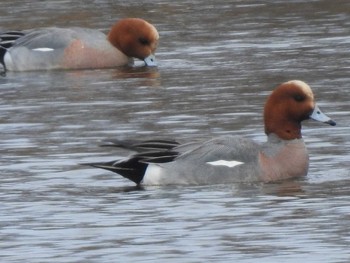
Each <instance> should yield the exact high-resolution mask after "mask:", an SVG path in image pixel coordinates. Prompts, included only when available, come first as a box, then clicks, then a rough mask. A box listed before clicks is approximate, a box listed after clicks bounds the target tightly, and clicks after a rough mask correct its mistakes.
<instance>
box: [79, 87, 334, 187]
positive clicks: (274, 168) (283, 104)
mask: <svg viewBox="0 0 350 263" xmlns="http://www.w3.org/2000/svg"><path fill="white" fill-rule="evenodd" d="M263 117H264V118H263V119H264V125H265V126H264V127H265V134H266V137H267V140H266V142H264V143H258V142H256V141H254V140H252V139H250V138H246V137H244V136H237V135H231V134H228V135H222V136H218V137H214V138H211V139H209V140H204V141H193V142H187V143H179V142H178V141H176V140H146V141H138V140H136V141H135V140H134V141H133V140H126V141H121V140H108V141H107V142H105V143H104V144H103V145H104V146H114V147H121V148H126V149H129V150H131V151H134V153H133V154H131V155H130V156H127V157H125V158H121V159H118V160H114V161H107V162H97V163H86V164H87V165H90V166H92V167H96V168H102V169H106V170H109V171H112V172H115V173H117V174H119V175H121V176H123V177H125V178H127V179H129V180H131V181H133V182H134V183H136V184H137V185H138V186H142V185H154V186H162V185H211V184H231V183H245V182H247V183H250V182H263V183H270V182H277V181H282V180H287V179H290V178H297V177H302V176H306V175H307V173H308V167H309V156H308V152H307V148H306V146H305V143H304V140H303V138H302V134H301V122H302V121H305V120H308V119H312V120H315V121H319V122H323V123H326V124H329V125H331V126H335V125H336V123H335V122H334V121H333V120H332V119H331V118H330V117H328V116H327V115H326V114H324V113H323V112H322V111H321V110H320V108H319V107H318V105H317V104H316V103H315V100H314V94H313V92H312V90H311V88H310V86H309V85H308V84H306V83H305V82H303V81H300V80H291V81H287V82H284V83H282V84H280V85H278V86H277V87H276V88H275V89H274V90H273V91H272V93H271V94H270V95H269V96H268V98H267V100H266V103H265V106H264V111H263Z"/></svg>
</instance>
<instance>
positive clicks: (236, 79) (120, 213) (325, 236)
mask: <svg viewBox="0 0 350 263" xmlns="http://www.w3.org/2000/svg"><path fill="white" fill-rule="evenodd" d="M123 17H142V18H145V19H147V20H149V21H150V22H152V23H153V24H154V25H155V26H156V27H157V28H158V30H159V32H160V37H161V40H160V46H159V49H158V52H157V58H158V62H159V67H158V68H157V69H147V68H144V67H136V68H120V69H110V70H85V71H52V72H30V73H9V74H7V76H6V77H1V78H0V94H1V96H0V136H1V140H0V151H1V160H0V171H1V173H0V174H1V176H0V204H1V206H0V258H1V262H327V263H329V262H337V263H339V262H349V260H350V250H349V247H350V171H349V167H350V156H349V153H350V143H349V141H350V135H349V133H350V128H349V126H350V120H349V113H350V110H349V99H350V92H349V89H350V87H349V82H350V75H349V72H350V60H349V58H350V56H349V52H350V49H349V47H350V35H349V28H350V3H349V1H345V0H344V1H328V0H315V1H256V0H245V1H243V0H242V1H230V2H229V1H222V0H215V1H214V0H213V1H211V0H209V1H197V0H194V1H175V2H173V1H158V0H156V1H137V3H136V1H135V2H134V1H35V2H33V1H16V0H11V1H1V3H0V28H1V29H24V28H32V27H40V26H51V25H58V26H76V25H80V26H86V27H92V28H99V29H101V30H104V31H107V30H108V29H109V27H110V26H111V24H112V23H114V22H115V21H116V20H118V19H120V18H123ZM138 65H140V64H138ZM290 79H302V80H304V81H306V82H307V83H309V84H310V86H311V87H312V88H313V90H314V93H315V95H316V98H317V101H318V103H319V105H320V107H321V108H322V109H323V111H324V112H326V113H327V114H328V115H329V116H331V117H332V118H333V119H334V120H335V121H337V126H336V127H330V126H327V125H323V124H320V123H313V122H311V121H308V122H305V123H304V129H303V134H304V138H305V141H306V144H307V146H308V149H309V152H310V158H311V164H310V171H309V175H308V177H307V178H303V179H299V180H294V181H291V182H284V183H279V184H265V185H264V184H262V185H261V184H258V185H225V186H223V185H215V186H203V187H162V188H157V187H149V188H146V189H137V188H135V187H134V185H133V183H132V182H129V181H127V180H126V179H123V178H121V177H119V176H118V175H116V174H113V173H109V172H107V171H103V170H98V169H92V168H89V167H82V166H79V165H78V163H81V162H88V161H101V160H111V159H114V158H117V157H120V156H123V155H125V154H127V153H126V152H125V151H121V150H120V151H119V150H116V149H105V148H99V147H98V144H99V142H100V140H102V139H105V138H108V137H113V138H115V137H117V138H127V137H128V138H129V137H131V138H139V137H142V138H153V137H157V138H158V137H164V138H172V137H175V138H177V139H179V140H182V141H189V140H193V139H198V138H209V137H211V136H215V135H219V134H227V133H234V134H240V135H245V136H248V137H251V138H253V139H255V140H258V141H263V140H264V139H265V138H264V134H263V125H262V116H261V112H262V107H263V104H264V102H265V99H266V97H267V95H268V94H269V92H270V91H271V90H272V88H274V87H275V86H276V85H277V84H279V83H281V82H284V81H286V80H290Z"/></svg>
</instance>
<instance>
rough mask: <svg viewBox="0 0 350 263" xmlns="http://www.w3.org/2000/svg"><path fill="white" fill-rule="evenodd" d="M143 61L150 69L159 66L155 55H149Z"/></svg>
mask: <svg viewBox="0 0 350 263" xmlns="http://www.w3.org/2000/svg"><path fill="white" fill-rule="evenodd" d="M143 61H144V62H145V63H146V66H149V67H156V66H157V61H156V57H155V56H154V54H151V55H149V56H148V57H146V58H145V59H144V60H143Z"/></svg>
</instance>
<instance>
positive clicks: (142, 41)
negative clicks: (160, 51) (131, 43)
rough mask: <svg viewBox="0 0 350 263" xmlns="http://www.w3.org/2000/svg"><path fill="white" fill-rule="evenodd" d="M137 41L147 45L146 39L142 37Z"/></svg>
mask: <svg viewBox="0 0 350 263" xmlns="http://www.w3.org/2000/svg"><path fill="white" fill-rule="evenodd" d="M139 42H140V43H141V45H144V46H147V45H149V41H148V39H146V38H143V37H141V38H139Z"/></svg>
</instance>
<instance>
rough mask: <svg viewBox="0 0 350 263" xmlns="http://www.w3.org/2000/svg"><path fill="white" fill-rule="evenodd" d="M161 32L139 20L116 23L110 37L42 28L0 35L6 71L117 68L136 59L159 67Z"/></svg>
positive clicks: (90, 31)
mask: <svg viewBox="0 0 350 263" xmlns="http://www.w3.org/2000/svg"><path fill="white" fill-rule="evenodd" d="M158 39H159V35H158V32H157V29H156V28H155V27H154V26H153V25H151V24H150V23H148V22H146V21H145V20H143V19H139V18H126V19H122V20H120V21H118V22H117V23H115V24H114V25H113V26H112V28H111V30H110V31H109V33H108V35H105V34H104V33H102V32H101V31H99V30H96V29H89V28H81V27H72V28H58V27H48V28H38V29H31V30H25V31H9V32H3V33H2V34H0V62H1V63H2V64H3V67H4V70H5V71H6V70H9V71H29V70H51V69H92V68H113V67H118V66H123V65H127V64H132V63H133V59H132V58H138V59H141V60H143V61H144V62H145V63H146V65H148V66H156V61H155V55H154V53H155V50H156V48H157V45H158Z"/></svg>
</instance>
